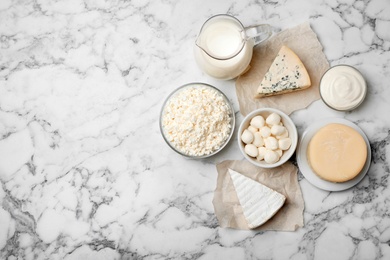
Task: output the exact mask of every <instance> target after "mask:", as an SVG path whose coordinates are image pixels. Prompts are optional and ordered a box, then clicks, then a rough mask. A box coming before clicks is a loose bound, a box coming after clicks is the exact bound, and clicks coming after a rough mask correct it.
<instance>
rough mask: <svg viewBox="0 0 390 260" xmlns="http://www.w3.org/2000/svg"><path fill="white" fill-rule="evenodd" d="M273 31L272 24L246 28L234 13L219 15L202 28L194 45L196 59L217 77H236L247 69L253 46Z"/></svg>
mask: <svg viewBox="0 0 390 260" xmlns="http://www.w3.org/2000/svg"><path fill="white" fill-rule="evenodd" d="M271 34H272V31H271V26H270V25H268V24H260V25H254V26H250V27H244V26H243V25H242V24H241V22H240V21H239V20H238V19H236V18H235V17H233V16H230V15H226V14H219V15H215V16H213V17H211V18H209V19H208V20H207V21H206V22H205V23H204V24H203V26H202V28H201V30H200V33H199V35H198V38H197V39H196V42H195V47H194V53H195V60H196V62H197V64H198V66H199V67H200V68H201V69H202V70H203V71H204V72H206V73H207V74H209V75H210V76H212V77H214V78H218V79H224V80H228V79H233V78H236V77H237V76H239V75H241V74H242V73H244V72H245V71H246V70H247V68H248V65H249V63H250V61H251V59H252V53H253V47H254V46H255V45H256V44H259V43H260V42H262V41H264V40H266V39H268V38H269V37H270V36H271Z"/></svg>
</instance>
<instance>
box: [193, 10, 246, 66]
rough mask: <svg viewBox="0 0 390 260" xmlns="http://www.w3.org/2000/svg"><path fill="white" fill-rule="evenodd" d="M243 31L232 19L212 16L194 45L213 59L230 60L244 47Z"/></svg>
mask: <svg viewBox="0 0 390 260" xmlns="http://www.w3.org/2000/svg"><path fill="white" fill-rule="evenodd" d="M243 29H244V28H243V27H242V25H241V24H240V23H238V22H237V20H236V19H234V18H231V17H229V16H226V15H219V16H213V17H212V18H210V19H209V20H207V21H206V22H205V23H204V24H203V26H202V28H201V30H200V32H199V35H198V37H197V38H196V41H195V44H196V46H197V48H200V49H201V50H202V52H204V53H205V54H207V55H208V56H210V57H211V58H213V59H217V60H227V59H231V58H233V57H235V56H236V55H237V54H238V53H240V51H241V50H242V48H243V47H244V45H245V42H246V37H245V31H244V30H243Z"/></svg>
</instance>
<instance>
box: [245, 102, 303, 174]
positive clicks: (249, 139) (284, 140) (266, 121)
mask: <svg viewBox="0 0 390 260" xmlns="http://www.w3.org/2000/svg"><path fill="white" fill-rule="evenodd" d="M297 143H298V133H297V129H296V127H295V124H294V122H293V121H292V120H291V118H290V117H289V116H288V115H286V114H285V113H283V112H282V111H280V110H278V109H274V108H260V109H257V110H254V111H252V112H251V113H250V114H248V115H247V116H246V117H245V118H244V120H243V121H242V123H241V125H240V128H239V129H238V146H239V147H240V150H241V152H242V154H243V155H244V157H245V158H246V159H247V160H249V161H250V162H251V163H253V164H254V165H257V166H259V167H262V168H274V167H277V166H280V165H282V164H283V163H285V162H286V161H287V160H289V159H290V157H291V156H292V155H293V154H294V152H295V149H296V147H297Z"/></svg>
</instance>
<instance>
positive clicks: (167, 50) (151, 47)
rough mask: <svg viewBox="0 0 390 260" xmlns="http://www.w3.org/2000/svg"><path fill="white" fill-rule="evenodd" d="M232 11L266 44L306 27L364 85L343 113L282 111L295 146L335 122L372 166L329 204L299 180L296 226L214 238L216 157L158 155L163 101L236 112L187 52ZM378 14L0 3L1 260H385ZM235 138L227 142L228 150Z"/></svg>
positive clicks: (330, 9) (389, 13)
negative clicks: (357, 131)
mask: <svg viewBox="0 0 390 260" xmlns="http://www.w3.org/2000/svg"><path fill="white" fill-rule="evenodd" d="M217 13H229V14H232V15H235V16H236V17H237V18H239V19H240V20H241V21H242V22H243V23H244V24H245V25H250V24H253V23H258V22H266V23H269V24H271V25H272V26H273V27H274V30H275V32H277V31H280V30H283V29H285V28H289V27H292V26H294V25H298V24H300V23H302V22H306V21H309V22H310V24H311V26H312V28H313V30H314V31H315V32H316V33H317V34H318V36H319V39H320V41H321V43H322V44H323V46H324V52H325V54H326V56H327V58H328V60H329V61H330V63H331V64H332V65H335V64H340V63H347V64H350V65H354V66H356V67H357V68H358V69H359V70H361V72H362V73H363V74H364V75H365V77H366V79H367V81H368V85H369V91H368V96H367V99H366V102H365V103H364V104H363V105H362V106H361V107H360V108H359V109H357V110H355V111H353V112H351V113H338V112H334V111H331V110H330V109H329V108H327V107H326V106H325V105H324V104H323V103H322V102H321V101H317V102H315V103H314V104H312V105H311V106H310V107H309V108H308V109H305V110H301V111H297V112H294V114H293V115H292V118H293V120H294V121H295V122H296V124H297V126H298V129H299V132H300V133H302V131H303V130H304V129H305V127H307V126H308V124H310V122H312V120H314V119H316V118H322V117H328V116H338V117H345V118H347V119H349V120H351V121H353V122H355V123H356V124H357V125H358V126H360V127H361V128H362V129H363V130H364V131H365V132H366V134H367V136H368V138H369V140H370V143H371V145H372V152H373V159H372V165H371V168H370V170H369V173H368V175H367V176H366V177H365V178H364V179H363V181H362V182H361V183H359V184H358V185H357V186H356V187H354V188H352V189H349V190H347V191H343V192H332V193H330V192H325V191H322V190H319V189H317V188H315V187H313V186H312V185H311V184H310V183H308V182H307V181H306V180H305V179H304V178H303V176H302V175H301V174H299V179H300V185H301V188H302V192H303V194H304V200H305V212H304V223H305V226H304V227H303V228H300V229H298V230H297V231H295V232H264V233H261V232H251V231H237V230H230V229H221V228H219V227H218V222H217V220H216V218H215V215H214V211H213V206H212V198H213V191H214V189H215V185H216V176H217V171H216V168H215V164H216V163H218V162H220V161H222V160H225V159H237V160H241V159H243V157H242V156H241V155H240V153H239V150H238V147H237V145H236V142H235V140H232V142H231V145H229V146H228V147H227V148H226V149H225V150H224V151H223V152H222V153H221V154H219V155H217V156H215V157H212V158H210V159H207V160H202V161H192V160H187V159H184V158H183V157H181V156H179V155H177V154H175V153H174V152H173V151H172V150H170V148H169V147H168V146H167V145H166V144H165V143H164V141H163V139H162V137H161V135H160V132H159V128H158V118H159V112H160V108H161V105H162V102H163V99H164V97H166V96H167V95H168V93H169V92H171V91H172V90H174V89H175V88H177V87H178V86H179V85H182V84H185V83H188V82H193V81H202V82H206V83H210V84H213V85H215V86H216V87H218V88H219V89H221V90H222V91H224V92H225V93H226V94H227V96H228V97H229V98H230V99H231V101H232V102H233V104H234V107H235V109H236V114H237V124H239V122H241V120H242V116H240V114H239V111H238V103H237V99H236V96H235V89H234V81H227V82H226V81H220V80H215V79H212V78H210V77H208V76H206V75H205V74H203V73H201V72H200V70H199V69H198V68H197V66H196V64H195V62H194V59H193V55H192V47H193V44H194V40H195V37H196V35H197V33H198V30H199V28H200V26H201V24H202V23H203V21H204V20H205V19H207V18H208V17H209V16H211V15H214V14H217ZM389 50H390V2H389V1H387V0H373V1H366V0H364V1H354V0H316V1H303V0H291V1H272V0H270V1H264V0H261V1H233V0H226V1H225V0H224V1H222V0H218V1H208V0H207V1H206V0H202V1H189V0H187V1H173V0H167V1H139V0H137V1H104V0H99V1H90V0H84V1H83V0H71V1H67V0H56V1H48V0H34V1H11V0H2V1H1V2H0V182H1V186H0V205H1V207H0V259H198V258H199V259H389V258H390V205H389V203H390V202H389V198H390V185H389V173H390V168H389V158H390V145H389V143H390V117H389V115H388V113H389V111H390V103H389V100H388V99H390V88H389V82H390V68H389V64H390V52H389ZM236 138H237V137H236V136H234V139H236Z"/></svg>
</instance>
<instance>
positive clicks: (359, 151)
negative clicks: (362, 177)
mask: <svg viewBox="0 0 390 260" xmlns="http://www.w3.org/2000/svg"><path fill="white" fill-rule="evenodd" d="M307 157H308V161H309V165H310V167H311V168H312V169H313V171H314V172H315V173H316V174H317V175H318V176H319V177H320V178H322V179H324V180H327V181H331V182H346V181H349V180H352V179H353V178H355V177H356V176H357V175H358V174H359V173H360V172H361V170H362V169H363V167H364V164H365V163H366V160H367V145H366V142H365V141H364V139H363V137H362V136H361V135H360V133H359V132H358V131H356V130H355V129H353V128H352V127H349V126H346V125H343V124H336V123H333V124H328V125H326V126H324V127H322V128H321V129H320V130H318V132H317V133H315V134H314V136H313V137H312V139H311V140H310V142H309V145H308V149H307Z"/></svg>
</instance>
